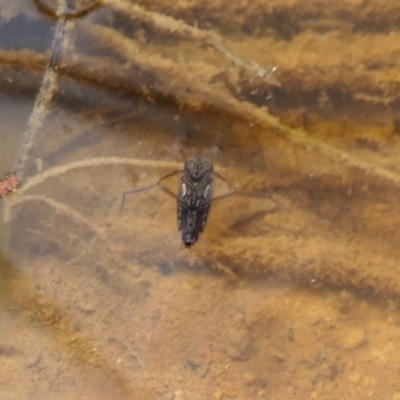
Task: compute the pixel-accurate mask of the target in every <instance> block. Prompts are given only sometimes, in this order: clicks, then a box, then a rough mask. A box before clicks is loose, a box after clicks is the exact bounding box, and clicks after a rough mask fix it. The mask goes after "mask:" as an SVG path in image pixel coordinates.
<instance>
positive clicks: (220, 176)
mask: <svg viewBox="0 0 400 400" xmlns="http://www.w3.org/2000/svg"><path fill="white" fill-rule="evenodd" d="M213 175H214V176H215V177H216V178H218V179H221V181H223V182H224V183H226V185H227V186H228V188H229V190H231V185H230V184H229V182H228V181H227V180H226V179H225V178H224V177H223V176H222V175H221V174H219V173H218V172H215V171H213Z"/></svg>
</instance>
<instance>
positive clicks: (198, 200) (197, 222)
mask: <svg viewBox="0 0 400 400" xmlns="http://www.w3.org/2000/svg"><path fill="white" fill-rule="evenodd" d="M179 174H182V176H181V179H180V180H179V187H178V194H175V193H174V192H172V191H171V190H170V189H168V188H167V187H165V186H164V185H163V184H162V181H164V180H165V179H167V178H170V177H172V176H176V175H179ZM214 178H218V179H221V180H222V181H223V182H225V183H226V184H227V186H228V187H229V192H228V193H226V194H222V195H220V196H217V197H213V194H214ZM156 186H158V187H160V188H161V189H162V190H163V191H164V192H166V193H167V194H168V195H170V196H171V197H173V198H175V199H176V200H177V213H178V229H179V231H180V232H181V234H182V241H183V244H184V245H185V247H186V248H190V247H192V246H193V245H194V244H195V243H196V242H197V241H198V239H199V237H200V235H201V234H202V233H203V231H204V228H205V226H206V222H207V218H208V214H209V213H210V209H211V203H212V202H215V201H218V200H222V199H226V198H228V197H230V196H233V195H239V196H246V197H257V198H269V199H271V200H272V201H273V202H274V203H276V204H277V205H279V206H280V207H282V208H284V209H285V210H287V211H290V210H289V209H288V208H287V207H285V206H284V205H283V204H282V203H281V202H280V201H278V200H276V199H274V198H273V197H272V195H271V194H270V193H251V192H250V193H246V192H238V191H232V190H231V188H230V185H229V183H228V182H227V181H226V179H225V178H224V177H223V176H222V175H220V174H219V173H218V172H216V171H214V166H213V163H212V162H211V161H210V160H208V159H207V158H190V159H189V160H187V161H186V162H185V165H184V168H183V170H177V171H173V172H171V173H169V174H167V175H165V176H163V177H162V178H160V179H159V180H158V181H157V182H156V183H153V184H152V185H149V186H144V187H140V188H137V189H131V190H128V191H126V192H124V193H123V195H122V201H121V208H120V210H121V212H122V210H123V208H124V204H125V199H126V196H128V195H130V194H134V193H138V192H142V191H145V190H148V189H152V188H153V187H156Z"/></svg>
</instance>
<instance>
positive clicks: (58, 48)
mask: <svg viewBox="0 0 400 400" xmlns="http://www.w3.org/2000/svg"><path fill="white" fill-rule="evenodd" d="M70 7H71V0H63V1H61V0H59V2H58V9H57V13H58V14H59V15H64V17H62V18H59V19H58V21H57V25H56V30H55V34H54V38H53V43H52V45H51V55H50V59H49V62H48V66H47V69H46V71H45V73H44V76H43V81H42V85H41V87H40V91H39V93H38V95H37V97H36V100H35V104H34V106H33V111H32V114H31V115H30V117H29V121H28V127H27V129H26V131H25V132H24V135H23V137H24V139H23V142H22V145H21V148H20V151H19V155H18V157H17V161H16V163H15V166H14V171H15V173H16V175H17V176H18V178H19V179H23V177H24V175H25V174H26V168H27V164H28V160H29V156H30V152H31V150H32V148H33V144H34V142H35V139H36V136H37V134H38V132H39V130H40V129H41V127H42V126H43V123H44V119H45V118H46V115H47V113H48V106H49V104H50V101H51V99H52V97H53V95H54V93H55V91H56V89H57V73H56V70H57V67H58V65H59V63H60V60H61V57H62V55H63V52H64V51H65V46H66V36H67V32H68V30H70V29H71V28H72V27H73V22H72V21H71V20H69V19H68V15H67V11H68V9H69V8H70Z"/></svg>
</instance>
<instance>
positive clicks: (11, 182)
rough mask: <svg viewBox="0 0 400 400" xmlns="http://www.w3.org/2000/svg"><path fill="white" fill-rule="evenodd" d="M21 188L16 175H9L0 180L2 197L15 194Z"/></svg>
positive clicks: (0, 195)
mask: <svg viewBox="0 0 400 400" xmlns="http://www.w3.org/2000/svg"><path fill="white" fill-rule="evenodd" d="M18 186H19V181H18V179H17V177H16V176H15V174H14V173H11V174H8V175H7V176H6V177H5V178H4V179H2V180H0V197H4V196H6V195H7V194H9V193H11V192H14V191H15V189H17V188H18Z"/></svg>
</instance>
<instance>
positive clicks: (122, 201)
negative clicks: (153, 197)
mask: <svg viewBox="0 0 400 400" xmlns="http://www.w3.org/2000/svg"><path fill="white" fill-rule="evenodd" d="M183 172H184V171H183V170H177V171H173V172H170V173H169V174H167V175H165V176H163V177H162V178H160V179H159V180H158V181H157V182H156V183H153V184H152V185H148V186H143V187H140V188H137V189H131V190H128V191H126V192H124V193H122V199H121V206H120V209H119V210H120V213H122V211H123V209H124V205H125V198H126V196H129V195H131V194H134V193H139V192H143V191H145V190H148V189H152V188H154V187H156V186H159V187H160V188H161V189H162V190H164V192H166V193H168V194H170V195H172V196H174V197H175V198H176V195H175V194H173V192H171V191H170V190H169V189H168V188H166V187H165V186H163V185H161V182H162V181H163V180H164V179H167V178H170V177H171V176H175V175H178V174H182V173H183Z"/></svg>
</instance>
